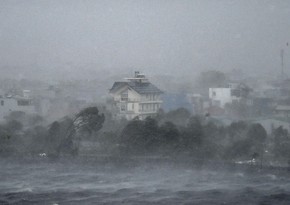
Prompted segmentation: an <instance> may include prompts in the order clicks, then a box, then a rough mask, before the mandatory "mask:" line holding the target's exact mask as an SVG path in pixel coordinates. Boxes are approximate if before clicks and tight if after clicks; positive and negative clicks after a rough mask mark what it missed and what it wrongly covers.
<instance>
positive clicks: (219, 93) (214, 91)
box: [209, 83, 250, 108]
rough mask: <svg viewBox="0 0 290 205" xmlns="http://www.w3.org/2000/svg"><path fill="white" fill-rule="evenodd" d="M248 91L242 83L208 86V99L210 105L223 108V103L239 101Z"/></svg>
mask: <svg viewBox="0 0 290 205" xmlns="http://www.w3.org/2000/svg"><path fill="white" fill-rule="evenodd" d="M249 92H250V88H248V87H247V86H246V85H244V84H234V83H229V84H228V86H227V87H222V88H209V99H210V100H211V102H212V105H214V106H218V107H221V108H224V107H225V104H227V103H233V102H234V101H239V100H240V99H241V98H242V97H246V96H247V94H248V93H249Z"/></svg>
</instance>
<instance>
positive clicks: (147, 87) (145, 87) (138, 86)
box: [110, 82, 163, 94]
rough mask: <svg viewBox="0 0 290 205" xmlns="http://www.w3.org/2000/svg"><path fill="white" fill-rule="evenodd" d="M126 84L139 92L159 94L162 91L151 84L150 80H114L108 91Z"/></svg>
mask: <svg viewBox="0 0 290 205" xmlns="http://www.w3.org/2000/svg"><path fill="white" fill-rule="evenodd" d="M125 85H128V86H129V87H130V88H132V89H133V90H135V91H136V92H137V93H139V94H149V93H151V94H152V93H156V94H161V93H163V92H162V91H161V90H160V89H159V88H157V87H156V86H155V85H153V84H152V83H150V82H143V83H139V82H115V83H114V85H113V87H112V88H111V89H110V92H114V91H115V90H118V89H120V88H121V87H123V86H125Z"/></svg>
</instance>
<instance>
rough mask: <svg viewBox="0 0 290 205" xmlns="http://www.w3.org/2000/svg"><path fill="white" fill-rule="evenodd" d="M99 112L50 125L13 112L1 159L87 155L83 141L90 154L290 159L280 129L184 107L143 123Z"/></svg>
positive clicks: (3, 133) (2, 130)
mask: <svg viewBox="0 0 290 205" xmlns="http://www.w3.org/2000/svg"><path fill="white" fill-rule="evenodd" d="M100 110H101V111H99V109H98V108H97V107H90V108H86V109H84V110H82V111H81V112H79V113H78V114H76V115H73V116H71V117H69V116H67V117H65V118H63V119H61V120H59V121H55V122H53V123H50V124H49V125H47V123H46V122H45V120H44V119H43V118H41V117H40V116H35V115H33V116H32V115H26V114H25V113H21V112H15V113H12V114H11V115H10V116H8V117H7V118H6V122H5V123H3V124H2V125H1V126H0V156H14V155H16V156H17V155H18V156H21V155H23V154H25V155H31V156H36V155H39V154H43V155H45V156H47V157H51V158H57V157H60V156H62V155H72V156H77V155H78V154H79V151H80V150H82V151H83V153H90V152H89V151H88V150H87V151H86V149H85V147H82V142H84V141H86V142H94V143H95V144H96V145H98V146H96V147H94V149H93V153H94V154H106V155H118V156H163V157H164V156H166V157H191V158H196V159H199V160H231V161H243V160H244V161H250V160H253V159H254V160H255V161H256V162H257V161H259V162H262V160H263V161H264V163H269V162H280V163H285V162H287V161H288V160H289V159H290V137H289V134H288V132H287V130H285V129H283V128H282V127H278V128H276V129H273V131H272V133H271V134H270V135H267V133H266V131H265V129H264V128H263V127H262V126H261V125H260V124H252V123H247V122H243V121H239V122H233V123H232V124H231V125H229V126H223V125H221V124H220V123H219V122H217V121H216V120H214V119H212V118H211V117H210V116H192V115H191V114H190V113H189V112H188V111H187V110H186V109H184V108H180V109H177V110H173V111H170V112H168V113H165V112H163V111H162V110H160V112H159V113H158V115H157V116H156V117H154V118H147V119H145V120H143V121H141V120H139V119H134V120H132V121H126V120H125V119H122V120H114V119H113V118H112V115H111V113H110V112H108V111H107V110H106V109H105V108H101V109H100ZM100 112H102V114H100ZM90 151H91V150H90Z"/></svg>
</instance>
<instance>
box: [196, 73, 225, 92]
mask: <svg viewBox="0 0 290 205" xmlns="http://www.w3.org/2000/svg"><path fill="white" fill-rule="evenodd" d="M226 83H227V76H226V75H225V74H224V73H223V72H220V71H216V70H210V71H206V72H202V73H201V74H200V76H199V78H198V84H199V86H200V87H201V88H204V89H206V90H207V91H208V88H212V87H223V86H225V84H226Z"/></svg>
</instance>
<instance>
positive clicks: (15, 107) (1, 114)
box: [0, 91, 36, 121]
mask: <svg viewBox="0 0 290 205" xmlns="http://www.w3.org/2000/svg"><path fill="white" fill-rule="evenodd" d="M27 92H28V91H26V94H27ZM13 111H22V112H25V113H30V114H31V113H36V111H35V106H34V104H33V102H32V99H31V98H29V97H28V96H27V95H25V97H22V96H4V95H0V121H2V120H4V119H5V116H8V115H9V114H10V113H11V112H13Z"/></svg>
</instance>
